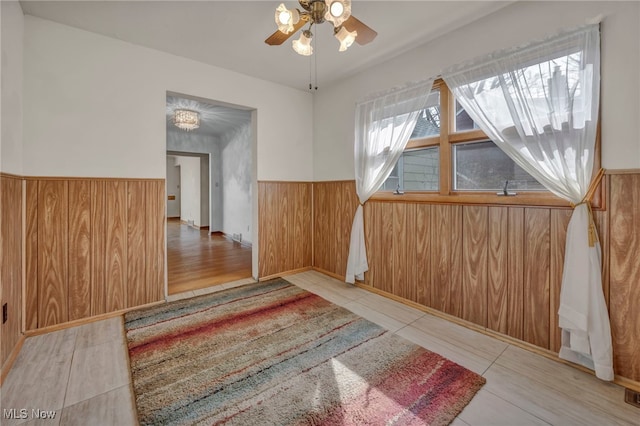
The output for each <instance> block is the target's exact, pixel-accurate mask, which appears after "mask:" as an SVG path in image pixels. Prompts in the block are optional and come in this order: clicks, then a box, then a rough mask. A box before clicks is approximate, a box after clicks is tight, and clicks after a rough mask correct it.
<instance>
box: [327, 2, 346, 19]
mask: <svg viewBox="0 0 640 426" xmlns="http://www.w3.org/2000/svg"><path fill="white" fill-rule="evenodd" d="M330 10H331V14H332V15H333V16H334V17H335V18H337V17H338V16H340V15H342V12H344V6H343V5H342V3H341V2H339V1H334V2H333V3H331V9H330Z"/></svg>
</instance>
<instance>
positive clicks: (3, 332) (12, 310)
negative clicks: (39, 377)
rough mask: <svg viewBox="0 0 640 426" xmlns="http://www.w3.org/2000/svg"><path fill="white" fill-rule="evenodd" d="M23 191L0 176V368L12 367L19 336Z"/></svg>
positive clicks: (14, 181) (16, 182) (10, 179)
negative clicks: (0, 313) (2, 316)
mask: <svg viewBox="0 0 640 426" xmlns="http://www.w3.org/2000/svg"><path fill="white" fill-rule="evenodd" d="M22 190H23V189H22V181H21V180H20V179H16V178H13V177H6V176H0V232H1V233H2V234H1V235H2V238H0V252H1V253H2V256H1V257H0V285H1V286H2V287H0V296H1V297H0V302H1V303H0V306H2V305H4V304H5V303H6V304H7V322H5V323H2V324H1V326H0V367H2V366H4V365H5V362H7V364H11V362H12V361H9V358H10V356H11V353H12V351H13V350H14V348H16V347H17V345H18V344H19V342H20V338H21V336H22V333H21V329H22ZM2 372H3V373H5V371H4V369H2ZM0 381H1V380H0Z"/></svg>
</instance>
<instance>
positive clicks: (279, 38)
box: [264, 17, 307, 46]
mask: <svg viewBox="0 0 640 426" xmlns="http://www.w3.org/2000/svg"><path fill="white" fill-rule="evenodd" d="M306 23H307V20H306V19H302V17H301V19H300V20H299V21H298V23H297V24H295V25H294V26H293V31H291V32H290V33H289V34H285V33H283V32H282V31H280V30H278V31H276V32H275V33H273V34H271V35H270V36H269V37H267V39H266V40H265V41H264V42H265V43H267V44H268V45H270V46H278V45H280V44H282V43H284V42H285V41H287V39H288V38H289V37H291V36H292V35H294V34H295V33H296V32H297V31H298V30H299V29H300V28H302V27H304V24H306Z"/></svg>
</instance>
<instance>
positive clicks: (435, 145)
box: [374, 80, 599, 206]
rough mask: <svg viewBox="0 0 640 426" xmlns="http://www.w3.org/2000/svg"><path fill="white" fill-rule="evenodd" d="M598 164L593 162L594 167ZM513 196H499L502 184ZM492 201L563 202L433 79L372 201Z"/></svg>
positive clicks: (534, 203)
mask: <svg viewBox="0 0 640 426" xmlns="http://www.w3.org/2000/svg"><path fill="white" fill-rule="evenodd" d="M598 167H599V165H598ZM506 181H508V190H509V191H511V192H516V193H517V197H502V196H498V195H497V193H499V192H500V193H501V192H502V191H503V189H504V186H505V182H506ZM396 189H400V190H402V191H405V195H404V197H405V198H406V199H407V200H416V201H421V200H425V201H444V202H462V203H465V202H469V203H495V204H528V205H562V206H563V205H568V203H567V202H565V201H563V200H561V199H560V198H558V197H556V196H554V195H553V194H551V193H550V192H549V191H547V190H546V189H545V188H544V187H543V186H542V185H541V184H540V183H539V182H537V181H536V180H535V179H534V178H533V177H532V176H531V175H529V174H528V173H527V172H526V171H524V170H523V169H522V168H521V167H520V166H518V165H517V164H516V163H515V162H514V161H513V160H512V159H511V158H510V157H508V156H507V155H506V154H505V153H504V152H503V151H502V150H501V149H500V148H498V147H497V146H496V145H495V144H494V143H493V142H492V141H491V140H490V139H489V138H488V137H487V135H486V134H485V133H484V132H483V131H482V130H480V129H479V128H478V125H477V124H476V123H475V122H474V121H473V120H472V119H471V117H470V116H469V114H467V112H466V111H465V110H464V108H463V107H462V106H461V105H460V104H459V103H458V102H457V101H456V100H455V99H454V97H453V95H452V94H451V92H450V91H449V89H448V87H447V85H446V84H445V82H444V81H442V80H439V81H436V83H434V89H433V92H432V94H431V96H430V97H429V104H428V106H427V108H425V109H424V110H423V111H422V112H421V114H420V116H419V118H418V121H417V123H416V126H415V128H414V130H413V133H412V135H411V138H410V139H409V142H408V143H407V147H406V149H405V151H404V153H403V154H402V156H401V157H400V160H398V163H397V164H396V166H395V168H394V169H393V171H392V172H391V175H390V176H389V178H388V179H387V180H386V182H385V183H384V185H383V186H382V188H381V189H380V191H379V192H378V194H376V195H375V196H374V198H376V199H395V200H397V199H396V198H390V197H394V196H393V195H391V193H392V191H395V190H396Z"/></svg>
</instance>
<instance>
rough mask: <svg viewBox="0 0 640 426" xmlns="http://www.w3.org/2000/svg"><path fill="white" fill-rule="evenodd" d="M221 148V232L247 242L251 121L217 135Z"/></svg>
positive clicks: (250, 194)
mask: <svg viewBox="0 0 640 426" xmlns="http://www.w3.org/2000/svg"><path fill="white" fill-rule="evenodd" d="M220 141H221V142H220V145H221V151H222V161H221V164H222V208H223V211H224V213H223V215H222V217H223V222H222V231H223V232H224V233H225V234H227V235H233V234H242V241H243V242H247V243H251V242H252V241H253V235H252V232H251V218H252V211H251V209H252V191H251V172H252V165H251V141H252V139H251V122H248V123H246V124H245V125H243V126H242V127H240V128H239V129H237V130H235V131H232V132H229V133H227V134H225V135H224V136H222V137H221V138H220Z"/></svg>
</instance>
